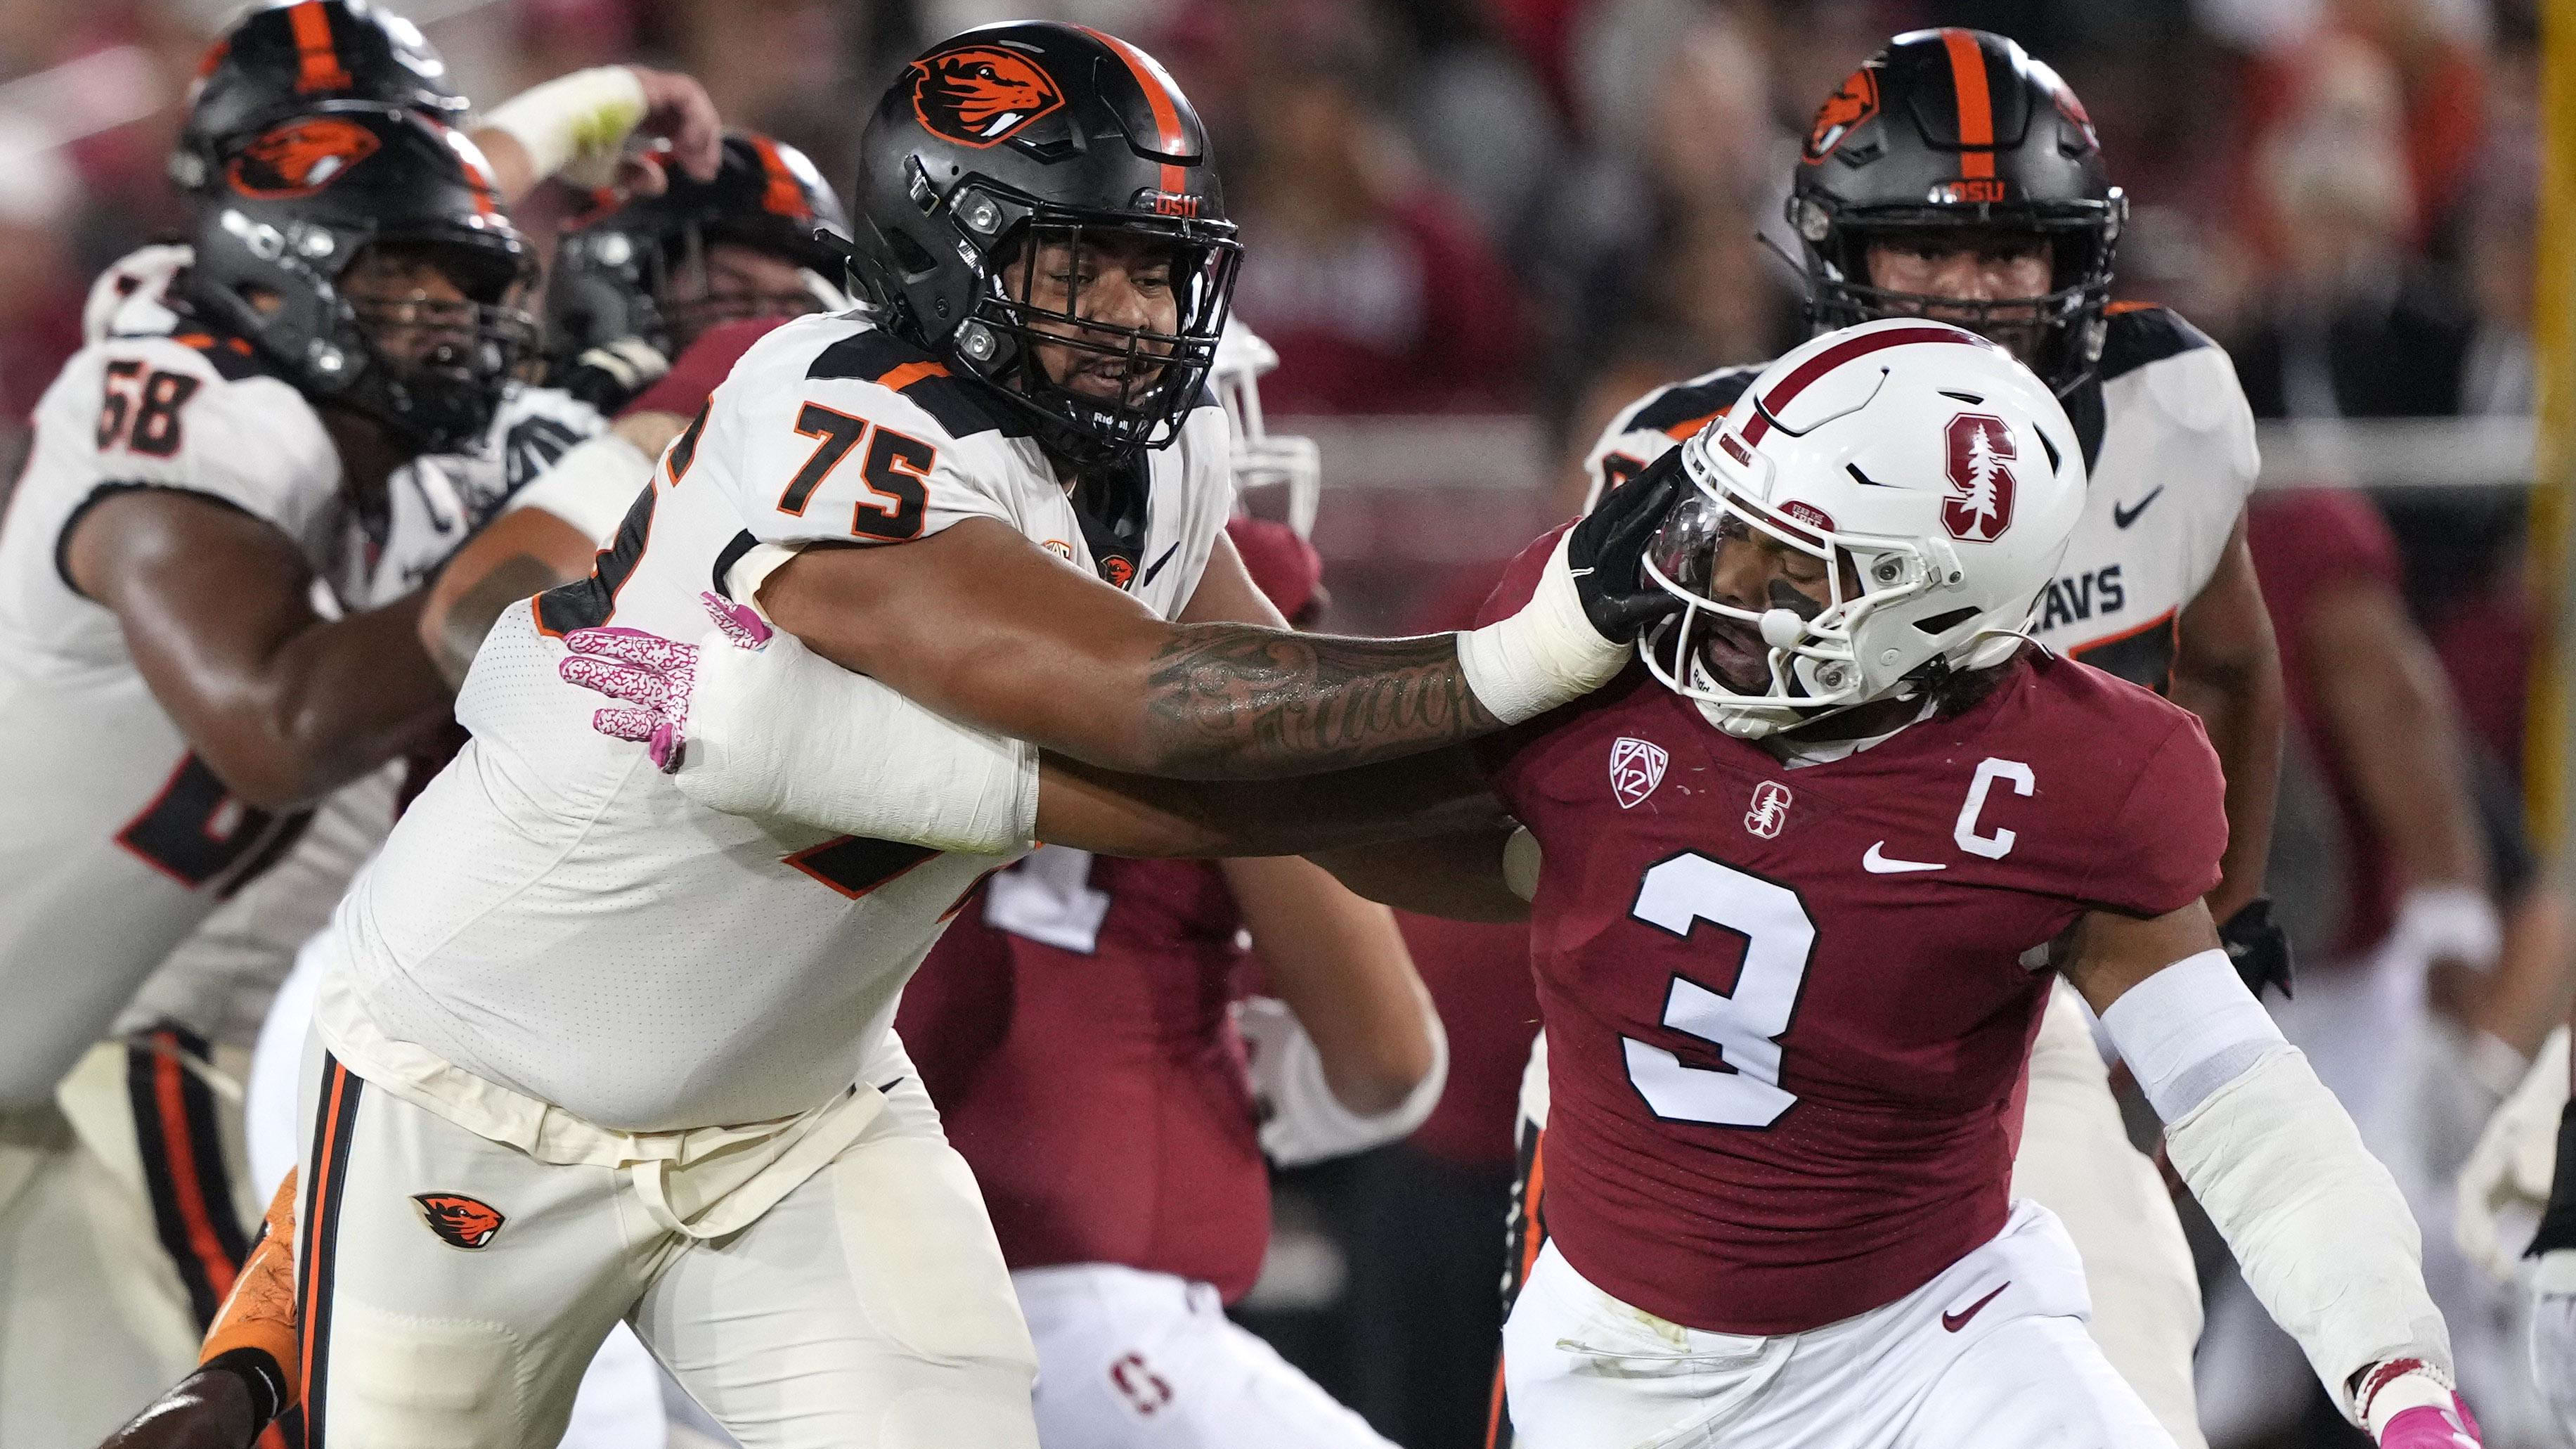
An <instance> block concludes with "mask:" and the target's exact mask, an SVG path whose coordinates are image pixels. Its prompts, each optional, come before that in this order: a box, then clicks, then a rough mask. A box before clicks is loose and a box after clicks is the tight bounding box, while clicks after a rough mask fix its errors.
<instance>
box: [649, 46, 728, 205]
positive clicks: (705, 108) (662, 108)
mask: <svg viewBox="0 0 2576 1449" xmlns="http://www.w3.org/2000/svg"><path fill="white" fill-rule="evenodd" d="M627 69H628V70H631V71H633V72H634V73H635V78H636V79H637V80H638V81H641V82H643V85H644V119H643V121H642V122H641V123H639V124H638V125H637V126H636V128H635V129H636V130H637V131H638V132H640V133H642V134H644V135H647V136H655V137H659V138H661V139H663V140H667V141H669V142H670V143H671V153H670V154H671V159H673V160H675V161H677V162H679V163H680V169H681V170H682V171H683V172H685V173H687V174H688V175H689V176H690V177H692V178H694V179H696V180H699V181H713V180H715V179H716V167H717V166H718V165H719V164H721V163H722V161H723V160H724V117H723V116H721V115H719V114H717V112H716V103H715V101H714V100H713V99H712V98H710V97H709V96H708V95H707V88H706V87H705V86H702V85H700V84H698V79H697V77H695V76H691V75H683V74H681V73H680V72H678V71H675V70H654V69H653V68H651V67H650V66H641V65H630V66H628V67H627ZM656 177H657V179H658V177H659V173H658V171H657V172H656ZM662 189H663V188H662V186H660V185H659V184H656V185H654V186H653V188H652V190H651V191H646V192H642V193H640V194H642V195H647V196H651V195H658V194H659V193H660V192H661V191H662Z"/></svg>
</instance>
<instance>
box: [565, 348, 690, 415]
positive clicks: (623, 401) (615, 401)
mask: <svg viewBox="0 0 2576 1449" xmlns="http://www.w3.org/2000/svg"><path fill="white" fill-rule="evenodd" d="M670 370H671V359H669V358H667V357H664V356H663V355H662V354H661V352H660V350H659V349H657V348H655V347H654V346H653V344H652V343H649V342H647V341H645V340H644V339H643V338H641V337H621V338H619V339H617V340H616V341H614V342H603V343H601V344H599V345H598V346H597V347H593V348H591V349H589V350H588V351H586V352H584V353H582V354H581V355H580V356H579V357H576V358H574V359H573V360H572V361H571V362H569V363H567V364H565V365H564V366H563V367H562V368H560V369H558V370H557V372H556V375H555V377H554V378H553V382H554V385H555V386H557V387H559V388H562V389H563V390H564V391H566V392H568V393H571V394H572V395H573V396H574V397H577V398H579V399H581V400H582V401H583V402H586V403H588V404H590V405H591V406H592V407H595V408H597V409H599V410H600V412H602V413H604V414H614V413H615V412H616V411H617V410H618V409H619V408H622V407H624V406H626V405H627V404H628V403H630V402H633V401H634V400H635V398H636V395H637V394H639V393H641V392H643V391H644V389H646V388H648V387H651V386H652V385H653V384H655V383H657V382H660V381H661V380H662V374H664V373H666V372H669V371H670Z"/></svg>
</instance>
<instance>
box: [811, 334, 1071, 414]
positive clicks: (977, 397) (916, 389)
mask: <svg viewBox="0 0 2576 1449" xmlns="http://www.w3.org/2000/svg"><path fill="white" fill-rule="evenodd" d="M805 375H806V376H807V377H809V378H817V379H823V378H854V379H856V380H858V381H860V382H873V383H876V384H878V385H880V386H883V387H890V388H893V389H894V390H895V391H897V392H899V393H902V394H903V395H904V396H905V397H906V398H909V399H910V400H911V401H912V403H913V404H914V405H915V406H917V407H919V408H920V409H921V410H922V411H923V412H926V413H928V414H930V415H931V416H932V417H934V418H936V419H938V420H939V425H940V426H941V427H943V428H945V429H947V430H948V435H949V436H950V437H952V438H964V437H971V436H973V435H974V434H976V433H1000V434H1002V435H1003V436H1004V437H1011V438H1019V437H1026V436H1028V434H1029V431H1030V429H1029V425H1028V421H1027V419H1025V418H1023V417H1021V416H1020V415H1019V413H1018V411H1017V410H1016V409H1014V408H1013V407H1011V405H1010V404H1009V403H1008V402H1006V401H1004V400H1003V399H1002V398H1000V397H998V396H996V395H995V393H994V390H993V388H992V385H991V384H989V383H983V382H978V381H976V380H974V379H972V378H964V377H959V376H957V375H956V374H954V373H952V372H950V371H949V370H948V366H947V364H946V363H943V362H941V361H940V360H939V359H937V358H935V357H933V356H931V355H930V354H929V353H927V352H924V351H922V350H921V349H920V348H918V347H915V346H913V345H912V344H910V343H908V342H905V341H904V340H902V339H901V338H898V337H895V336H893V335H891V334H889V333H887V332H884V331H881V330H878V329H875V328H871V329H869V330H867V331H865V332H855V333H852V334H851V335H849V336H847V337H844V338H842V339H841V340H840V341H838V342H835V343H833V344H832V345H831V346H829V347H826V348H824V349H823V350H822V351H821V352H819V353H817V354H816V355H815V357H814V361H813V364H812V365H811V366H809V367H807V368H806V369H805Z"/></svg>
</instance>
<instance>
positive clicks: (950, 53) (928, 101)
mask: <svg viewBox="0 0 2576 1449" xmlns="http://www.w3.org/2000/svg"><path fill="white" fill-rule="evenodd" d="M1063 104H1064V88H1063V87H1062V86H1059V85H1057V84H1056V83H1055V77H1053V76H1051V75H1048V74H1047V73H1046V72H1045V71H1043V70H1041V69H1039V68H1038V64H1037V62H1036V61H1034V60H1031V59H1030V58H1029V57H1027V56H1025V55H1021V54H1019V53H1018V52H1016V51H1011V50H1005V49H1002V48H1001V47H999V46H992V45H969V46H962V47H960V48H958V49H956V50H943V51H941V52H939V53H938V54H937V55H930V56H924V57H923V58H921V59H920V60H916V61H914V62H913V63H912V111H913V114H914V115H916V116H919V117H920V118H921V124H922V125H923V126H924V127H926V128H927V129H928V130H929V131H930V132H931V134H933V135H936V136H944V137H946V138H947V139H949V140H951V141H954V142H956V143H958V144H959V145H961V146H976V147H982V146H993V145H999V144H1000V143H1001V142H1003V141H1006V140H1009V139H1010V138H1011V136H1012V135H1013V134H1015V133H1016V132H1018V130H1019V129H1020V128H1021V127H1022V126H1025V125H1027V124H1028V123H1029V122H1031V121H1034V120H1036V119H1037V118H1039V117H1040V116H1043V115H1046V114H1047V113H1049V112H1051V111H1053V110H1055V109H1056V108H1057V107H1059V106H1061V105H1063Z"/></svg>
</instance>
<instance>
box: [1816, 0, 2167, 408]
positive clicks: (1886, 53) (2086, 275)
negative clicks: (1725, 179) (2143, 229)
mask: <svg viewBox="0 0 2576 1449" xmlns="http://www.w3.org/2000/svg"><path fill="white" fill-rule="evenodd" d="M1788 207H1789V225H1790V227H1791V229H1793V230H1795V231H1796V232H1797V234H1798V236H1799V238H1800V240H1801V242H1802V243H1803V246H1802V248H1801V249H1802V250H1803V251H1804V253H1805V266H1806V274H1807V307H1808V317H1809V320H1810V321H1811V322H1812V323H1813V324H1814V325H1815V326H1816V327H1817V329H1818V330H1827V329H1831V328H1836V327H1847V326H1850V325H1851V324H1853V323H1855V322H1863V321H1867V320H1870V319H1872V318H1877V317H1891V316H1901V315H1914V314H1921V313H1924V312H1927V311H1929V312H1931V313H1932V315H1935V316H1937V317H1939V318H1941V319H1942V320H1943V321H1947V322H1956V323H1958V324H1959V325H1961V326H1964V327H1968V328H1971V329H1973V330H1976V331H1979V332H1983V333H1985V334H1986V335H1988V336H1990V337H1992V338H1993V339H1994V340H1996V341H1998V342H2002V343H2005V344H2007V345H2010V346H2013V347H2014V350H2015V351H2016V352H2018V353H2020V354H2021V356H2022V357H2023V359H2024V360H2025V361H2027V362H2028V363H2029V364H2030V366H2031V368H2032V370H2034V371H2036V372H2038V373H2039V374H2040V376H2042V377H2044V378H2046V379H2048V382H2049V384H2050V385H2051V386H2052V387H2054V388H2056V389H2057V391H2058V394H2059V395H2060V396H2064V395H2065V394H2066V393H2068V392H2069V391H2071V390H2073V389H2074V387H2075V386H2076V385H2077V384H2078V383H2081V382H2082V381H2083V380H2084V379H2085V378H2086V377H2088V376H2090V375H2091V374H2092V371H2093V366H2094V363H2095V362H2096V361H2097V360H2098V359H2099V358H2100V357H2101V354H2102V338H2103V320H2102V318H2103V309H2104V307H2105V306H2106V305H2108V303H2109V301H2110V295H2111V260H2112V256H2113V253H2114V252H2115V251H2116V250H2117V249H2118V246H2119V241H2120V231H2121V228H2122V227H2123V226H2124V225H2125V224H2126V222H2127V220H2128V214H2129V203H2128V198H2127V197H2126V196H2125V195H2123V194H2122V192H2121V191H2120V188H2118V187H2116V186H2113V185H2112V184H2111V181H2110V176H2109V174H2108V173H2107V172H2106V171H2105V170H2104V169H2103V165H2102V148H2101V143H2100V141H2099V140H2098V139H2097V138H2096V137H2095V135H2094V134H2093V122H2092V120H2091V118H2090V117H2088V116H2087V115H2086V114H2085V111H2084V104H2083V102H2081V101H2078V100H2077V99H2076V98H2075V93H2074V92H2073V91H2071V90H2068V89H2067V87H2066V82H2064V81H2062V80H2060V79H2058V77H2057V72H2055V71H2053V70H2051V69H2049V68H2048V67H2047V66H2045V65H2043V64H2041V63H2040V62H2038V61H2036V60H2033V59H2031V57H2030V56H2029V54H2027V53H2026V52H2024V51H2023V50H2022V48H2021V47H2020V46H2019V45H2017V44H2015V43H2013V42H2012V41H2010V40H2007V39H2005V38H2004V37H2003V36H2000V35H1993V34H1989V33H1987V32H1985V31H1982V30H1963V29H1956V28H1951V29H1942V30H1917V31H1912V32H1910V33H1908V34H1904V35H1900V36H1898V37H1896V38H1895V39H1894V40H1892V41H1890V42H1889V43H1888V46H1887V49H1885V50H1882V51H1880V52H1879V53H1878V54H1876V55H1874V56H1872V57H1870V58H1869V60H1868V61H1867V62H1865V63H1864V64H1863V65H1862V66H1861V68H1860V69H1858V70H1856V71H1854V72H1852V74H1851V78H1850V79H1849V80H1846V81H1844V82H1843V84H1842V88H1841V89H1840V90H1837V91H1835V92H1834V93H1833V95H1831V96H1830V97H1828V98H1826V101H1825V104H1824V106H1823V107H1822V108H1821V109H1819V110H1818V111H1817V112H1816V120H1815V124H1814V125H1813V126H1812V127H1810V128H1809V130H1808V132H1807V140H1806V145H1805V147H1804V150H1803V152H1802V154H1801V155H1800V158H1799V165H1798V172H1797V179H1796V181H1795V183H1794V184H1793V185H1792V186H1791V189H1790V194H1789V203H1788ZM1953 227H1956V228H1984V229H1988V230H2001V231H2017V232H2024V233H2037V234H2039V235H2042V236H2045V237H2047V238H2048V239H2049V241H2050V242H2051V244H2052V246H2051V251H2052V255H2053V258H2054V267H2055V276H2054V278H2053V280H2052V283H2051V287H2050V290H2049V291H2048V292H2047V293H2045V294H2044V295H2041V296H2035V297H2022V298H2009V299H1999V300H1996V301H1992V302H1984V303H1959V302H1953V301H1949V300H1947V299H1944V298H1940V297H1933V296H1928V295H1924V294H1920V293H1908V292H1896V291H1890V290H1887V289H1884V288H1880V287H1874V286H1872V285H1870V280H1869V278H1870V274H1869V262H1868V249H1869V244H1870V242H1871V241H1872V240H1873V239H1874V238H1879V237H1884V236H1886V235H1887V234H1888V233H1891V232H1904V233H1920V232H1923V231H1926V230H1940V229H1947V228H1953Z"/></svg>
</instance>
